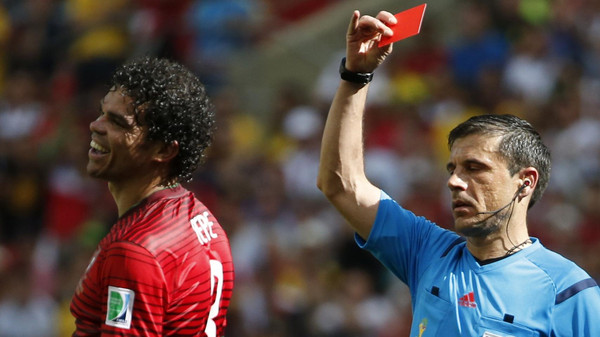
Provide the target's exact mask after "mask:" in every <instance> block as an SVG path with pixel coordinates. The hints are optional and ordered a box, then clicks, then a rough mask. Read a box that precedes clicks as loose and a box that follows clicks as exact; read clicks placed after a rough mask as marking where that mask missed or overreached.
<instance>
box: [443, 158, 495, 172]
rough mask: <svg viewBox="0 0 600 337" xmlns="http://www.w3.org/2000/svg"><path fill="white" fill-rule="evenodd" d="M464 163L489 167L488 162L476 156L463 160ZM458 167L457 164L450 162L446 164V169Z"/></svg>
mask: <svg viewBox="0 0 600 337" xmlns="http://www.w3.org/2000/svg"><path fill="white" fill-rule="evenodd" d="M461 163H462V164H463V165H465V166H467V165H470V164H475V165H481V166H485V167H489V165H488V164H486V163H484V162H482V161H481V160H478V159H475V158H469V159H465V160H463V161H462V162H461ZM454 168H456V165H455V164H453V163H451V162H449V163H448V164H446V171H448V172H450V171H451V170H452V169H454Z"/></svg>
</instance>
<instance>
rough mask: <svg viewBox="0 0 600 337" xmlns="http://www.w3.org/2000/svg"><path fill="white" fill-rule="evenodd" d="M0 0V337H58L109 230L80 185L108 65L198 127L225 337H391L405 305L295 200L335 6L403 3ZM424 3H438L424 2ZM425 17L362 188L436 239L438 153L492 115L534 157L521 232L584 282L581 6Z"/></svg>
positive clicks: (594, 152) (589, 38)
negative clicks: (140, 79)
mask: <svg viewBox="0 0 600 337" xmlns="http://www.w3.org/2000/svg"><path fill="white" fill-rule="evenodd" d="M366 2H367V1H350V0H347V1H346V0H327V1H319V0H289V1H276V0H181V1H173V0H171V1H166V0H165V1H163V0H103V1H96V0H4V1H2V2H1V3H0V337H4V336H48V337H54V336H57V337H58V336H60V337H62V336H69V335H70V332H71V331H72V329H73V323H72V319H71V317H70V315H69V312H68V304H69V301H70V299H71V295H72V293H73V289H74V288H75V285H76V283H77V281H78V279H79V277H80V275H81V274H82V272H83V270H84V269H85V267H86V265H87V263H88V261H89V258H90V255H91V252H92V251H93V250H94V248H95V245H96V244H97V242H98V241H99V239H100V238H101V237H102V235H103V234H104V233H105V232H106V231H107V230H108V228H109V227H110V225H111V224H112V223H113V222H114V220H115V215H116V208H115V206H114V203H113V200H112V198H111V196H110V194H109V193H108V191H107V188H106V185H105V183H103V182H99V181H94V180H91V179H89V178H87V177H86V175H85V163H86V160H87V155H86V152H87V149H88V147H89V140H90V136H89V129H88V124H89V122H90V121H91V120H93V119H94V118H95V116H96V114H97V109H98V101H99V99H100V98H101V97H102V96H103V94H104V92H105V91H106V89H107V87H106V85H105V83H106V76H107V75H108V74H109V73H110V72H111V70H112V69H114V67H115V65H117V64H119V63H121V62H122V61H124V60H126V59H127V58H129V57H133V56H135V55H144V54H152V55H157V56H164V57H170V58H173V59H176V60H178V61H180V62H183V63H185V64H186V65H188V66H189V67H190V68H192V69H194V70H195V71H196V72H197V73H198V74H199V76H200V77H201V78H202V80H203V81H204V82H205V83H206V84H207V87H208V89H209V91H210V93H211V95H212V97H213V100H214V103H215V105H216V106H217V109H218V130H217V133H216V136H215V139H214V145H213V147H212V149H211V151H210V154H209V158H208V160H207V162H206V163H205V165H204V167H203V168H202V169H201V170H200V171H199V172H198V173H197V174H196V175H195V178H194V180H193V181H192V182H191V183H190V184H187V187H189V188H190V189H192V190H194V191H195V192H196V193H197V194H198V196H199V197H200V199H201V200H203V201H204V202H205V203H206V204H207V205H208V207H209V208H211V209H212V210H213V211H214V213H215V214H216V216H217V217H218V218H219V219H220V222H221V224H222V225H223V226H224V228H225V229H226V230H227V231H228V233H229V235H230V240H231V245H232V249H233V254H234V258H235V262H236V272H237V279H236V288H235V292H234V298H233V302H232V306H231V308H230V311H229V327H228V333H227V335H228V336H236V337H280V336H281V337H283V336H285V337H287V336H291V337H294V336H298V337H300V336H302V337H305V336H314V337H346V336H363V337H364V336H374V337H387V336H406V335H407V334H408V328H409V323H410V299H409V297H408V292H407V290H406V287H405V286H404V285H402V284H401V283H400V282H399V281H398V280H396V279H395V278H394V277H393V276H391V275H390V274H389V273H388V272H387V271H385V270H384V269H383V268H382V267H381V266H380V265H379V264H378V262H377V261H374V260H373V259H372V258H371V257H370V256H369V255H367V254H366V253H364V252H362V251H360V250H359V249H358V248H356V247H355V245H354V242H353V237H352V233H351V231H350V230H349V229H348V228H347V226H346V225H345V224H344V222H343V220H342V219H341V218H340V217H339V216H338V215H337V214H336V213H335V212H334V210H333V209H332V207H331V206H330V205H329V204H328V203H327V202H326V201H325V200H324V199H323V197H322V196H321V194H320V193H319V192H318V190H317V189H316V186H315V179H316V172H317V164H318V151H319V143H320V134H321V131H322V126H323V122H324V118H325V116H326V113H327V107H328V104H329V102H330V100H331V98H332V95H333V92H334V91H335V88H336V86H337V83H338V75H337V66H338V62H339V60H340V58H341V56H340V55H342V54H343V48H344V33H345V31H346V25H347V22H348V19H349V17H350V14H351V11H352V10H353V9H359V10H361V11H362V12H363V13H368V14H372V15H375V14H376V13H377V11H378V10H379V9H385V10H388V11H391V12H397V11H400V10H403V9H407V8H410V7H411V6H413V5H417V4H420V2H416V1H402V2H399V1H389V0H374V1H368V4H365V3H366ZM440 3H442V2H440ZM440 3H436V2H434V3H429V4H428V9H427V12H426V15H425V22H424V25H423V27H422V32H421V34H420V35H419V36H417V37H413V38H411V39H408V40H405V41H402V42H400V43H398V44H396V46H395V52H394V54H393V55H392V57H390V59H389V60H388V61H387V62H386V63H385V66H384V67H383V68H381V69H379V70H378V71H377V73H376V75H375V80H374V82H373V83H372V88H371V91H370V97H369V104H368V107H367V109H368V113H367V117H366V118H367V120H366V122H367V130H366V135H365V147H366V157H367V171H368V174H369V176H370V177H371V178H372V180H373V181H374V182H376V183H377V184H378V185H379V186H381V187H383V188H384V189H385V190H386V191H387V192H388V193H390V194H391V195H392V196H394V197H395V198H396V199H397V200H399V201H400V202H401V203H402V204H403V205H405V206H406V207H407V208H410V209H413V210H414V211H415V212H416V213H418V214H422V215H425V216H427V217H428V218H430V219H432V220H434V221H436V222H438V223H439V224H441V225H443V226H446V227H448V226H449V224H451V215H450V214H449V212H448V209H449V200H448V192H447V188H446V187H445V179H446V173H445V172H444V169H443V168H444V163H445V160H446V156H447V150H446V145H445V137H446V135H447V133H448V131H449V129H450V128H451V127H452V126H453V125H454V124H455V123H456V122H458V121H461V120H463V119H465V118H466V117H468V116H470V115H473V114H479V113H507V112H508V113H514V114H517V115H520V116H522V117H524V118H526V119H528V120H529V121H531V122H532V124H534V126H535V127H536V128H537V129H538V130H540V131H541V133H542V135H543V137H544V139H545V141H546V142H547V144H549V146H550V148H551V150H552V153H553V160H554V163H553V171H552V177H551V181H550V187H549V189H548V191H547V192H546V195H545V196H544V198H543V199H542V201H541V202H540V203H539V204H538V205H536V206H535V207H534V208H533V209H532V210H531V215H530V218H529V221H530V222H529V226H530V229H531V234H532V235H534V236H536V237H539V238H540V239H541V240H542V242H543V243H544V244H545V245H546V246H548V247H549V248H551V249H554V250H556V251H558V252H560V253H561V254H563V255H565V256H567V257H568V258H570V259H572V260H574V261H575V262H577V263H578V264H580V265H581V266H582V267H584V268H585V269H586V270H588V271H589V272H590V274H591V275H592V276H593V277H594V278H596V280H598V279H599V278H600V258H598V257H599V256H600V244H599V243H600V112H599V107H600V1H597V0H554V1H546V0H489V1H443V4H440Z"/></svg>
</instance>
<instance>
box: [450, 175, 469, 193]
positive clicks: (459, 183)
mask: <svg viewBox="0 0 600 337" xmlns="http://www.w3.org/2000/svg"><path fill="white" fill-rule="evenodd" d="M448 188H449V189H450V191H455V190H462V191H465V190H466V189H467V183H466V182H465V181H464V180H463V179H461V178H460V177H459V176H458V174H456V173H452V174H451V175H450V177H449V178H448Z"/></svg>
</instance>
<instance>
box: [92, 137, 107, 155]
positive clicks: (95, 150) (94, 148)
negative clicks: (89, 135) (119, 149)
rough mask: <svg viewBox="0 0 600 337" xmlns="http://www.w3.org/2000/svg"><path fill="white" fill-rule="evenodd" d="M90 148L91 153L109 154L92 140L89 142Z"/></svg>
mask: <svg viewBox="0 0 600 337" xmlns="http://www.w3.org/2000/svg"><path fill="white" fill-rule="evenodd" d="M90 147H91V151H92V152H93V153H96V154H106V153H109V152H110V151H109V150H108V149H107V148H105V147H104V146H102V145H100V144H98V143H96V142H95V141H94V140H92V141H91V142H90Z"/></svg>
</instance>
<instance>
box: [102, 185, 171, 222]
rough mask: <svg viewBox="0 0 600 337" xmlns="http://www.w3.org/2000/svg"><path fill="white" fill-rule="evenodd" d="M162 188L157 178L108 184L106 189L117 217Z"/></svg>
mask: <svg viewBox="0 0 600 337" xmlns="http://www.w3.org/2000/svg"><path fill="white" fill-rule="evenodd" d="M163 188H164V186H162V185H161V184H160V179H158V178H155V179H150V180H148V179H140V180H127V181H125V182H109V183H108V189H109V190H110V193H111V194H112V196H113V199H114V200H115V203H116V205H117V209H118V212H119V217H121V216H122V215H123V214H125V213H126V212H127V211H128V210H130V209H131V208H132V207H134V206H136V205H137V204H139V203H140V202H141V201H142V200H144V199H145V198H146V197H148V196H149V195H151V194H152V193H154V192H156V191H160V190H161V189H163Z"/></svg>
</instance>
